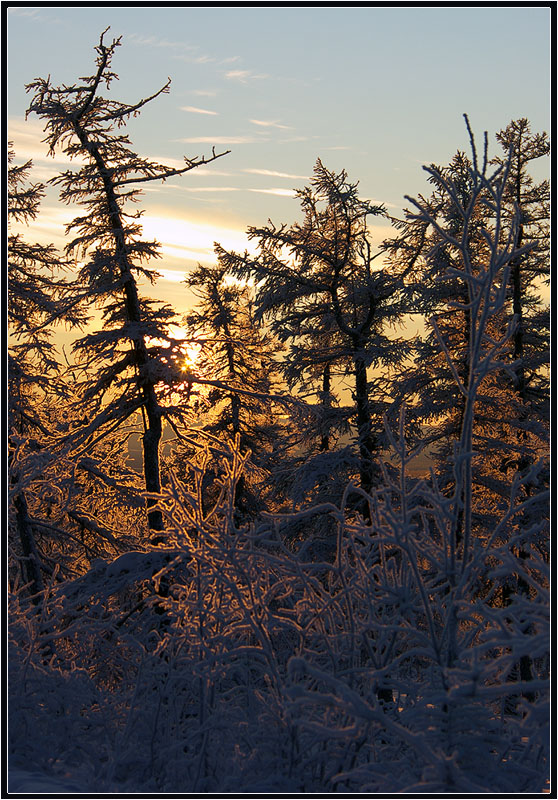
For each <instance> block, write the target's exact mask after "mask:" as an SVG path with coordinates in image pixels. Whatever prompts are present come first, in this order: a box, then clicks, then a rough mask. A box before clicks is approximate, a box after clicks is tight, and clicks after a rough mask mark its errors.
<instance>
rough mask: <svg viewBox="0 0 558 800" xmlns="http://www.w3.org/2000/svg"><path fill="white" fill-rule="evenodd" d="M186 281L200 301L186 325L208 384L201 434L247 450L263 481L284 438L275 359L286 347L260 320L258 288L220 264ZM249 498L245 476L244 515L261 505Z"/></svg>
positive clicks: (240, 501) (198, 374) (241, 490)
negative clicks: (256, 302)
mask: <svg viewBox="0 0 558 800" xmlns="http://www.w3.org/2000/svg"><path fill="white" fill-rule="evenodd" d="M185 283H186V285H187V286H188V287H189V288H190V289H192V290H193V292H194V295H195V296H196V297H197V298H198V302H197V304H196V305H195V306H194V308H193V309H192V310H191V311H190V312H189V313H188V314H187V315H186V317H185V318H184V323H185V325H186V328H187V331H188V337H189V338H191V339H192V341H193V342H194V343H195V346H196V347H197V348H199V354H198V356H197V357H196V362H195V364H194V365H193V371H194V373H195V377H194V381H197V382H198V383H199V385H200V386H201V385H203V383H204V381H207V383H206V389H205V390H202V391H201V392H200V393H199V395H198V403H197V415H198V418H199V419H200V420H201V429H202V430H203V432H204V434H209V435H210V436H211V437H214V438H215V439H216V440H217V441H219V442H221V443H222V444H224V445H227V446H228V445H233V443H234V446H235V447H236V446H238V447H240V450H241V452H243V453H245V452H246V451H247V450H248V451H250V453H251V457H250V460H249V462H248V465H247V469H248V471H250V470H251V471H252V473H254V474H255V473H258V472H259V473H260V479H264V478H265V476H268V475H269V472H270V470H271V467H272V463H273V460H274V459H275V458H277V447H278V440H279V437H280V425H279V423H278V420H277V418H276V417H277V414H276V409H274V402H273V396H275V395H276V393H277V382H278V367H277V363H276V361H275V358H276V356H277V355H278V351H279V350H280V349H281V346H280V344H279V343H278V342H277V341H276V340H274V338H273V337H272V336H271V334H270V333H269V332H267V331H266V330H265V329H263V328H262V327H261V326H260V325H258V324H257V323H256V321H255V319H254V308H253V296H252V295H253V291H252V289H251V287H250V286H249V285H247V284H246V283H245V282H240V281H238V280H236V279H235V278H232V277H231V276H230V275H229V274H228V273H227V269H226V267H224V266H223V265H222V264H221V263H218V264H217V265H215V266H202V265H201V264H200V265H198V267H197V269H195V270H194V271H193V272H192V273H190V275H189V276H188V277H187V279H186V280H185ZM194 424H195V423H194ZM197 427H199V423H198V426H197ZM249 495H251V492H250V488H249V486H248V485H247V475H243V476H241V478H240V479H239V481H238V483H237V486H236V495H235V503H236V506H237V509H238V510H239V511H245V512H248V507H249V506H250V507H252V510H255V509H256V508H258V507H259V506H260V505H261V502H259V501H257V498H256V497H255V496H250V497H249Z"/></svg>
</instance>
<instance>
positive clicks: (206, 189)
mask: <svg viewBox="0 0 558 800" xmlns="http://www.w3.org/2000/svg"><path fill="white" fill-rule="evenodd" d="M180 188H181V189H182V190H183V191H184V192H193V193H194V194H197V192H238V191H240V189H239V188H238V186H181V187H180Z"/></svg>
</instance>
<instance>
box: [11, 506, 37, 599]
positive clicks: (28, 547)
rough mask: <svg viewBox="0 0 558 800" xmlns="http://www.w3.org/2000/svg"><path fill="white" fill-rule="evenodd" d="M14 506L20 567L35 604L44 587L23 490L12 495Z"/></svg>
mask: <svg viewBox="0 0 558 800" xmlns="http://www.w3.org/2000/svg"><path fill="white" fill-rule="evenodd" d="M14 508H15V511H16V522H17V531H18V534H19V541H20V543H21V551H22V553H23V559H22V562H23V564H22V568H23V570H22V571H23V576H24V580H25V582H26V583H27V584H28V585H29V593H30V594H31V599H32V601H33V603H35V605H39V603H40V602H41V592H42V591H43V589H44V586H43V579H42V576H41V568H40V566H39V559H38V556H37V551H36V548H35V539H34V537H33V531H32V530H31V522H30V520H29V512H28V510H27V500H26V499H25V495H24V494H23V492H20V493H19V494H17V495H16V496H15V497H14Z"/></svg>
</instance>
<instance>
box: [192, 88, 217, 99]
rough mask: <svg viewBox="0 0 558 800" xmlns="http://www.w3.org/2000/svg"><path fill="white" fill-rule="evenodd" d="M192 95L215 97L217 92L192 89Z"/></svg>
mask: <svg viewBox="0 0 558 800" xmlns="http://www.w3.org/2000/svg"><path fill="white" fill-rule="evenodd" d="M192 94H195V95H196V96H197V97H216V96H217V94H218V92H217V91H216V90H215V89H193V90H192Z"/></svg>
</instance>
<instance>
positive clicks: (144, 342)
mask: <svg viewBox="0 0 558 800" xmlns="http://www.w3.org/2000/svg"><path fill="white" fill-rule="evenodd" d="M107 30H108V29H107ZM106 32H107V31H104V32H103V34H102V35H101V37H100V41H99V44H98V45H97V47H96V48H95V50H96V53H97V58H96V70H95V72H94V74H93V75H91V76H90V77H86V78H82V79H80V83H77V84H72V85H70V86H66V85H62V86H59V87H55V86H53V85H52V84H51V81H50V78H47V79H44V78H38V79H36V80H35V81H33V82H32V83H30V84H29V85H28V86H27V90H28V91H30V92H32V93H33V99H32V101H31V104H30V106H29V109H28V112H27V113H28V114H29V113H35V114H37V115H38V116H39V117H40V118H41V119H43V120H45V123H46V125H45V130H46V132H47V137H46V140H45V141H46V142H48V145H49V152H50V153H54V152H55V151H56V150H62V151H63V152H64V153H65V154H66V155H68V156H69V157H70V158H71V159H76V161H78V162H79V166H78V167H77V169H75V170H67V171H65V172H63V173H62V174H60V175H59V176H57V177H56V178H54V179H53V180H52V183H53V184H55V185H57V186H59V187H60V197H61V199H62V200H63V201H64V202H65V203H78V204H80V205H82V206H83V207H84V208H85V214H84V215H83V216H78V217H77V218H75V219H74V220H73V222H71V223H70V224H69V225H68V228H67V232H68V233H72V234H73V236H74V238H73V239H72V240H71V241H70V242H69V244H68V245H67V248H66V249H67V253H68V254H69V255H73V256H74V257H75V258H76V259H77V258H80V259H82V260H83V262H84V263H83V266H82V267H81V269H80V272H79V277H80V280H81V281H82V283H83V285H84V286H85V287H87V291H88V293H89V295H90V299H91V303H92V304H94V305H95V306H97V307H98V308H100V309H101V311H102V318H103V326H102V328H101V329H99V330H96V331H94V332H92V333H89V334H88V335H86V336H84V337H83V338H82V339H80V340H79V341H78V342H77V343H76V344H75V348H74V349H75V351H76V353H77V355H78V357H80V358H81V360H82V363H83V365H84V366H85V367H87V369H88V371H89V375H91V373H92V372H94V373H95V377H94V378H92V377H89V376H88V377H87V378H86V381H85V384H84V387H83V402H84V410H85V411H86V413H87V415H88V420H89V421H88V423H87V424H86V425H84V426H83V428H82V430H81V432H80V440H81V442H82V445H83V448H84V450H87V448H88V447H91V446H92V444H93V443H94V442H95V441H96V440H98V438H99V437H100V436H103V435H105V433H106V432H107V431H109V430H114V429H116V428H117V427H118V426H120V425H121V424H122V423H123V422H124V421H125V420H126V419H128V418H129V417H130V416H131V415H133V414H134V413H135V412H137V411H138V410H140V411H141V413H142V416H143V421H144V434H143V437H142V444H143V471H144V477H145V487H146V490H147V491H148V492H150V493H158V492H159V490H160V467H159V443H160V439H161V434H162V419H163V417H164V416H165V414H168V413H170V410H169V409H165V407H164V404H163V403H162V402H161V399H160V397H159V395H158V386H159V385H165V384H166V385H172V384H173V383H176V382H179V381H180V379H181V375H180V368H179V366H177V364H176V358H177V357H178V355H176V357H175V351H176V347H177V342H176V341H173V338H172V337H171V336H170V335H169V328H168V325H169V323H170V322H171V321H173V320H174V312H173V311H172V309H171V308H169V307H168V306H162V305H155V304H154V303H152V302H151V301H149V300H147V299H144V298H142V297H141V296H140V291H139V287H138V280H139V278H147V279H148V280H149V281H151V282H153V281H154V280H155V278H156V273H155V272H154V271H153V270H152V269H151V268H149V267H148V266H147V264H146V262H147V261H149V259H151V258H154V257H157V256H158V249H157V244H156V242H149V241H144V240H142V238H141V225H140V216H141V212H138V211H136V212H130V211H127V210H126V208H127V206H128V204H129V203H130V202H137V201H138V199H139V196H140V195H141V187H142V186H143V185H145V184H146V183H150V182H152V181H165V180H166V179H167V178H170V177H171V176H176V175H181V174H183V173H185V172H188V171H189V170H191V169H194V168H196V167H198V166H200V165H201V164H207V163H210V162H211V161H214V160H215V159H216V158H219V157H220V156H222V155H224V154H225V153H220V154H216V153H215V151H213V153H212V155H211V156H210V157H208V158H204V157H201V158H198V157H195V158H193V159H185V165H184V167H182V168H179V169H173V168H170V167H166V166H164V165H161V164H158V163H155V162H152V161H149V160H147V159H144V158H142V157H140V156H139V155H137V154H136V153H135V152H134V151H133V150H132V149H131V147H130V140H129V138H128V136H127V135H126V134H125V133H123V132H122V129H123V127H124V125H125V124H126V122H127V121H128V120H129V119H130V117H135V116H137V115H138V114H139V113H140V111H141V110H142V109H143V108H144V106H145V105H146V104H147V103H149V102H151V101H152V100H154V99H155V98H157V97H158V96H159V95H161V94H163V93H166V92H168V90H169V85H170V80H169V81H168V82H167V83H166V84H165V85H164V86H163V87H162V88H161V89H159V91H157V92H155V93H154V94H153V95H151V96H149V97H147V98H146V99H142V100H139V101H138V102H136V103H133V104H128V103H122V102H119V101H116V100H113V99H110V98H109V97H104V96H102V95H101V94H100V91H101V87H103V86H105V87H106V88H107V90H108V89H109V87H110V86H111V84H112V82H113V81H114V80H115V79H117V75H116V74H115V73H114V72H113V71H112V69H111V62H112V58H113V55H114V52H115V49H116V48H117V47H118V46H119V45H120V38H118V39H114V40H113V41H112V42H111V44H108V45H107V44H105V41H104V37H105V34H106ZM153 504H154V503H153V501H152V500H151V501H149V503H148V506H152V505H153ZM148 519H149V526H150V528H151V529H152V530H153V531H155V532H157V531H160V530H161V529H162V516H161V513H160V512H159V511H158V510H156V509H152V510H150V511H149V512H148ZM153 540H154V542H155V543H157V542H158V541H160V539H159V537H158V536H157V535H156V533H155V534H154V539H153Z"/></svg>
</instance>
